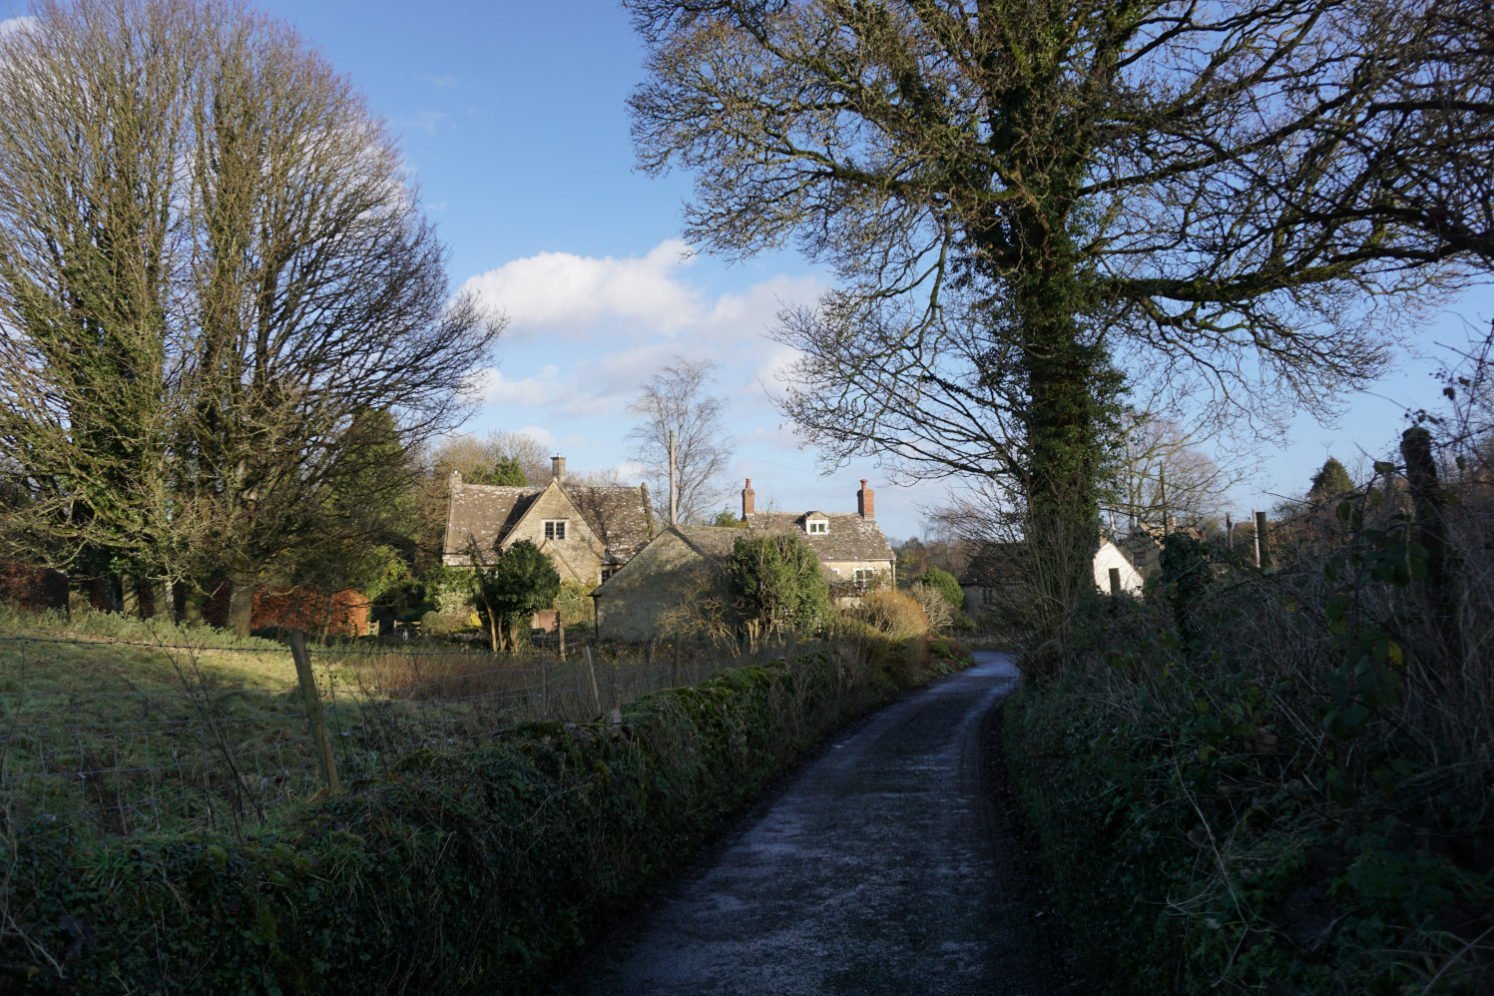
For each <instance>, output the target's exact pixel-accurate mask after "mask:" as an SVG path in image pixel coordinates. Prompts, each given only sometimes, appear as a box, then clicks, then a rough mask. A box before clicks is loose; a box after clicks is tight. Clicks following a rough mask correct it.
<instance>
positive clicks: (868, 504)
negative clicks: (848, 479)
mask: <svg viewBox="0 0 1494 996" xmlns="http://www.w3.org/2000/svg"><path fill="white" fill-rule="evenodd" d="M876 497H877V496H876V494H875V493H874V492H873V491H872V489H871V488H869V487H867V486H866V478H864V477H863V478H862V479H861V490H860V491H858V492H856V514H857V515H859V516H861V517H862V518H863V519H875V518H876V517H877V512H876V505H875V501H876Z"/></svg>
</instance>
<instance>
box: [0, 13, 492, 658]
mask: <svg viewBox="0 0 1494 996" xmlns="http://www.w3.org/2000/svg"><path fill="white" fill-rule="evenodd" d="M0 175H3V176H4V177H5V183H4V184H0V187H3V189H0V448H4V449H6V450H7V451H8V452H10V453H12V454H13V455H14V460H15V463H16V465H17V466H16V469H15V470H14V471H13V473H14V475H15V476H14V478H13V482H12V486H17V485H18V486H19V488H20V489H21V490H22V491H23V492H24V494H25V497H26V501H25V502H24V503H20V502H12V503H11V504H10V506H9V507H8V508H7V510H6V519H5V530H4V531H5V535H6V537H7V539H8V540H9V541H10V542H11V543H12V544H13V545H20V546H23V547H25V548H26V550H27V551H28V552H29V553H30V554H32V555H33V556H40V557H41V558H42V559H44V560H45V561H46V562H48V563H51V564H53V565H55V566H59V567H63V568H66V569H69V570H70V571H73V572H74V573H75V574H79V575H84V576H87V575H97V574H105V573H113V574H123V575H126V576H129V577H133V578H136V579H140V580H149V581H151V582H155V583H157V584H161V583H168V582H174V581H186V582H188V587H189V588H192V589H194V590H195V591H196V593H197V594H199V595H200V594H201V593H202V589H203V588H204V587H205V586H206V585H207V584H208V583H209V581H210V580H211V579H214V578H216V577H218V576H226V577H227V579H228V580H229V582H230V583H231V584H232V591H233V593H232V597H231V606H230V616H231V621H232V623H233V626H234V628H235V629H238V630H240V631H243V630H246V629H247V627H248V624H249V611H250V606H251V604H252V602H251V597H252V594H253V592H254V590H255V588H256V587H257V586H259V585H260V584H261V583H262V581H263V580H264V579H265V578H266V577H267V576H269V575H270V574H283V573H285V572H286V571H291V572H292V573H293V572H294V567H293V565H294V564H295V562H297V561H299V560H302V559H306V558H311V557H313V556H316V555H319V552H318V551H321V550H325V549H326V547H327V546H328V544H329V543H333V542H337V541H343V540H346V541H352V540H354V539H355V538H356V539H359V541H361V536H362V531H361V530H360V529H352V530H349V529H345V528H343V527H344V526H346V525H348V524H349V523H350V521H351V520H350V518H349V516H348V514H347V513H348V512H349V511H350V510H352V509H355V508H356V509H360V510H364V511H366V510H368V509H370V508H372V507H375V506H376V505H377V504H378V503H380V502H381V501H382V500H383V498H384V496H385V494H386V493H387V492H388V490H389V489H390V488H395V487H398V486H403V484H407V483H408V481H407V480H406V481H405V482H403V484H402V482H401V481H399V480H398V478H399V477H400V476H401V474H403V472H404V470H405V468H406V466H407V462H406V461H405V460H404V459H403V455H402V454H403V451H404V450H405V449H406V448H407V447H408V446H410V445H411V444H412V443H414V442H417V441H419V440H422V439H426V438H429V437H431V436H433V435H435V434H437V433H441V432H444V431H447V430H449V429H451V428H452V427H454V425H456V424H457V423H458V422H459V421H460V420H461V419H462V418H463V417H464V415H465V409H464V407H463V405H464V402H463V400H462V396H461V393H460V392H461V388H462V387H463V386H464V385H465V384H466V383H467V382H468V379H469V375H470V374H471V373H472V372H473V371H474V369H475V368H476V367H477V366H478V365H479V364H480V362H481V361H482V360H483V359H484V357H485V354H486V352H487V350H488V347H489V345H490V343H491V342H492V340H493V338H494V336H495V335H496V334H497V332H498V327H499V325H498V323H497V322H494V321H489V320H486V319H485V317H484V316H483V315H482V314H480V313H479V311H478V308H477V306H476V305H475V303H474V301H473V300H472V299H471V298H467V297H459V298H457V299H455V300H451V299H449V297H448V292H447V281H446V275H445V270H444V263H443V250H442V247H441V245H440V243H439V242H438V241H437V238H436V234H435V232H434V230H433V229H432V228H431V226H430V225H429V224H428V223H427V222H426V221H425V220H424V218H423V217H422V216H421V213H420V209H419V205H418V201H417V199H416V197H415V195H414V192H413V190H412V189H411V187H410V185H409V184H408V182H407V179H406V176H405V173H404V169H403V166H402V164H401V160H400V156H399V153H398V150H397V149H396V148H395V145H394V142H393V140H392V139H391V138H390V137H389V135H388V134H387V133H386V132H385V130H384V128H383V126H382V125H381V124H380V123H379V122H378V121H377V120H376V119H374V118H373V117H372V116H371V115H370V114H369V112H368V110H367V108H366V107H365V105H364V104H363V101H362V99H361V98H360V97H359V96H358V95H357V94H356V93H355V92H354V91H353V90H352V88H351V86H350V85H349V84H348V82H347V81H346V80H345V79H344V78H342V77H340V76H338V75H336V74H335V73H334V72H333V71H332V70H331V68H330V67H329V66H328V65H327V63H326V62H325V61H324V60H323V59H322V58H321V57H320V56H319V55H318V54H317V53H315V52H313V51H311V50H310V49H308V48H306V47H305V46H304V45H303V44H302V43H301V42H300V41H299V39H297V37H296V36H295V35H294V33H293V32H292V31H291V30H290V29H289V28H287V27H285V26H284V25H281V24H279V23H277V22H274V21H272V20H269V19H267V18H265V17H262V16H260V15H257V14H252V13H249V12H247V11H245V10H243V9H242V8H240V7H237V6H234V5H231V4H226V3H224V4H220V3H216V2H212V0H204V2H201V3H198V2H193V0H123V2H113V0H77V2H73V3H63V2H57V0H44V2H42V3H40V4H39V5H38V6H37V8H36V16H35V18H34V19H31V20H28V21H25V22H23V23H22V24H21V26H20V27H18V28H16V29H13V30H11V31H9V32H7V33H6V34H4V35H3V36H0ZM374 413H382V414H381V415H375V414H374ZM375 422H377V424H378V427H377V430H375V429H374V425H375ZM370 431H377V432H378V433H379V434H380V435H381V440H382V441H381V442H380V443H379V444H378V445H364V444H363V437H364V436H365V435H366V434H367V433H368V432H370ZM328 562H335V559H334V560H333V561H328ZM287 564H289V565H292V566H291V567H287V566H286V565H287ZM157 601H158V605H162V604H164V603H165V602H166V601H167V599H166V597H165V596H164V595H162V597H160V598H158V600H157Z"/></svg>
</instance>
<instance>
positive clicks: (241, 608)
mask: <svg viewBox="0 0 1494 996" xmlns="http://www.w3.org/2000/svg"><path fill="white" fill-rule="evenodd" d="M229 583H230V584H231V585H232V588H231V589H230V590H229V594H228V628H229V629H230V630H232V631H233V632H234V633H237V634H238V635H239V636H248V635H249V630H250V629H251V628H252V627H253V625H254V589H255V588H256V587H257V586H258V584H259V578H258V576H257V575H256V574H255V573H254V572H253V571H247V570H237V571H234V572H233V575H232V576H231V577H230V579H229Z"/></svg>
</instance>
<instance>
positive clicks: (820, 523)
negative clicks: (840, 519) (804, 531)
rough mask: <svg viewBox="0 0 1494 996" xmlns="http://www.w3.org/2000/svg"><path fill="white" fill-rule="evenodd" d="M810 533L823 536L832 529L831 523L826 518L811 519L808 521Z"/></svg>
mask: <svg viewBox="0 0 1494 996" xmlns="http://www.w3.org/2000/svg"><path fill="white" fill-rule="evenodd" d="M808 528H809V535H811V536H823V535H825V534H826V533H828V532H829V531H830V523H828V522H826V521H825V520H824V519H810V520H809V523H808Z"/></svg>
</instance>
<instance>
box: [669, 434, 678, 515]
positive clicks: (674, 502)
mask: <svg viewBox="0 0 1494 996" xmlns="http://www.w3.org/2000/svg"><path fill="white" fill-rule="evenodd" d="M678 515H679V504H678V499H677V498H676V496H675V485H674V430H673V429H670V430H669V524H670V525H671V526H675V525H678V524H679V523H678V521H677V519H678Z"/></svg>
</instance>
